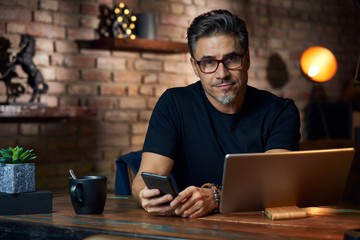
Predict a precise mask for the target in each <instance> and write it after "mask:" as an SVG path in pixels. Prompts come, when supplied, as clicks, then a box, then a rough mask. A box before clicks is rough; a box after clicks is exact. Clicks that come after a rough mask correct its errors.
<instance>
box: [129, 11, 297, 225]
mask: <svg viewBox="0 0 360 240" xmlns="http://www.w3.org/2000/svg"><path fill="white" fill-rule="evenodd" d="M187 38H188V45H189V51H190V55H191V59H190V61H191V64H192V67H193V70H194V72H195V74H196V76H198V77H199V78H200V81H198V82H196V83H194V84H191V85H189V86H187V87H180V88H173V89H169V90H167V91H166V92H165V93H164V94H163V95H162V96H161V97H160V99H159V101H158V103H157V104H156V106H155V108H154V111H153V114H152V117H151V119H150V123H149V128H148V132H147V135H146V139H145V143H144V147H143V155H142V160H141V166H140V169H139V173H138V174H137V175H136V177H135V179H134V181H133V184H132V193H133V196H134V198H135V199H136V201H137V202H138V203H139V205H141V206H142V207H143V208H144V209H145V210H146V211H148V212H149V213H151V214H154V215H162V216H166V215H174V214H176V215H178V216H181V217H190V218H195V217H201V216H204V215H207V214H210V213H212V212H214V211H217V210H218V207H219V202H220V201H221V196H220V190H219V188H220V187H219V186H218V185H221V181H222V173H223V164H224V157H225V155H226V154H228V153H249V152H270V151H289V150H298V148H299V141H300V132H299V129H300V118H299V112H298V109H297V108H296V106H295V104H294V102H293V101H292V100H289V99H284V98H280V97H277V96H275V95H273V94H271V93H269V92H266V91H261V90H258V89H255V88H253V87H250V86H248V85H247V81H248V75H247V72H248V69H249V67H250V55H249V47H248V33H247V30H246V26H245V23H244V21H242V20H241V19H239V18H238V17H236V16H235V15H233V14H231V13H230V12H228V11H226V10H214V11H210V12H208V13H205V14H202V15H200V16H198V17H197V18H195V19H194V20H193V22H192V24H191V25H190V27H189V28H188V31H187ZM143 171H146V172H152V173H157V174H160V175H169V174H170V173H172V175H173V176H174V178H175V179H176V184H177V186H178V188H179V190H180V193H179V195H178V196H177V197H175V198H173V197H172V196H171V195H169V194H167V195H164V196H160V191H159V190H158V189H147V188H146V187H145V184H144V182H143V180H142V178H141V176H140V174H141V172H143ZM201 186H205V187H206V188H204V187H201Z"/></svg>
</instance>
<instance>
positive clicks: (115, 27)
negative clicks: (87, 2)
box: [98, 2, 136, 39]
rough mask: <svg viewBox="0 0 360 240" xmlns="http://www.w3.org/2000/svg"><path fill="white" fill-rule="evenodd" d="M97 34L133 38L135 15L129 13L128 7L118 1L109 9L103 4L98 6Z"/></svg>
mask: <svg viewBox="0 0 360 240" xmlns="http://www.w3.org/2000/svg"><path fill="white" fill-rule="evenodd" d="M99 8H100V22H99V30H98V32H99V34H100V36H101V37H115V38H130V39H135V38H136V36H135V33H134V30H135V22H136V16H135V15H132V14H131V11H130V9H129V8H128V7H127V6H126V5H125V4H124V3H122V2H121V3H119V4H117V5H115V6H114V8H113V9H112V10H111V9H110V8H108V7H107V6H105V5H101V6H100V7H99Z"/></svg>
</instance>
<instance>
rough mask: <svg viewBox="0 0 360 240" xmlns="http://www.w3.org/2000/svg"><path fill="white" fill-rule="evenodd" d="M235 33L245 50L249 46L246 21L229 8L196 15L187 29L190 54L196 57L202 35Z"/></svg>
mask: <svg viewBox="0 0 360 240" xmlns="http://www.w3.org/2000/svg"><path fill="white" fill-rule="evenodd" d="M220 34H227V35H233V36H235V37H236V40H237V42H238V44H240V46H241V47H242V48H244V49H245V51H247V50H248V48H249V39H248V32H247V29H246V24H245V22H244V21H243V20H242V19H240V18H239V17H237V16H236V15H234V14H232V13H231V12H229V11H227V10H222V9H219V10H212V11H210V12H206V13H203V14H201V15H199V16H198V17H196V18H195V19H194V20H193V21H192V23H191V24H190V27H189V28H188V29H187V39H188V47H189V51H190V55H191V56H192V57H194V52H195V48H196V43H197V41H198V40H199V39H200V38H202V37H209V36H215V35H220Z"/></svg>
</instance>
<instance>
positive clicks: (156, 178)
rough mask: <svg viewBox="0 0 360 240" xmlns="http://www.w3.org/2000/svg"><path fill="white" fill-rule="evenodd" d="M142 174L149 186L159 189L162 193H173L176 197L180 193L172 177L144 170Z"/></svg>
mask: <svg viewBox="0 0 360 240" xmlns="http://www.w3.org/2000/svg"><path fill="white" fill-rule="evenodd" d="M141 176H142V178H143V179H144V182H145V184H146V187H147V188H149V189H159V190H160V194H161V195H165V194H171V195H172V196H174V197H176V196H177V195H178V192H177V190H176V188H175V185H174V183H173V182H172V181H171V178H170V177H168V176H162V175H158V174H155V173H149V172H142V173H141Z"/></svg>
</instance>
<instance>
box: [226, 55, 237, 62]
mask: <svg viewBox="0 0 360 240" xmlns="http://www.w3.org/2000/svg"><path fill="white" fill-rule="evenodd" d="M233 61H237V56H236V55H233V56H228V57H226V58H225V59H224V62H233Z"/></svg>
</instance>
